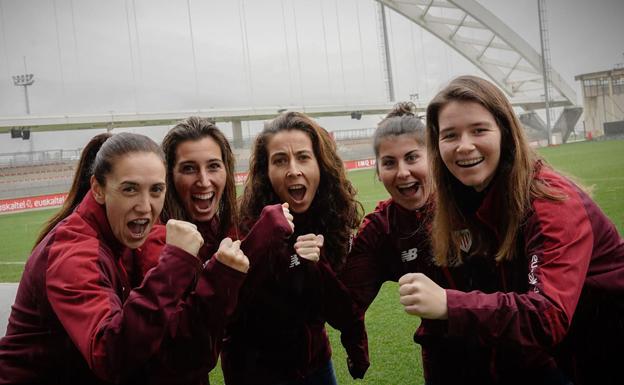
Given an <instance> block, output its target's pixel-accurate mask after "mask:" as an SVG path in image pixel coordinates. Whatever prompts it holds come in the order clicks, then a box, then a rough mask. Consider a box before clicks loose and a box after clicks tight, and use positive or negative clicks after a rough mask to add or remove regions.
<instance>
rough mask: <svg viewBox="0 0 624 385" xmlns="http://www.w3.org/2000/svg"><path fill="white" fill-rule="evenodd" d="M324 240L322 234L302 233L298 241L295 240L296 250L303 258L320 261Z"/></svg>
mask: <svg viewBox="0 0 624 385" xmlns="http://www.w3.org/2000/svg"><path fill="white" fill-rule="evenodd" d="M324 242H325V238H324V237H323V235H322V234H319V235H315V234H306V235H300V236H298V237H297V242H295V251H296V252H297V254H298V255H299V256H300V257H301V258H303V259H307V260H309V261H312V262H318V260H319V258H320V256H321V247H323V243H324Z"/></svg>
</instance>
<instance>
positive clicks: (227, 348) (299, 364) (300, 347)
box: [221, 205, 368, 385]
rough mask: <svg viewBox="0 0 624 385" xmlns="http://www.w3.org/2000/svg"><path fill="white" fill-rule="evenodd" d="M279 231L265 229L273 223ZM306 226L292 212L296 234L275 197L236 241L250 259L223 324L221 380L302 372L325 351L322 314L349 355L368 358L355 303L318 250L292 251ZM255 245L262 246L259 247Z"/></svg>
mask: <svg viewBox="0 0 624 385" xmlns="http://www.w3.org/2000/svg"><path fill="white" fill-rule="evenodd" d="M271 223H273V224H279V225H278V226H277V227H278V228H279V229H280V230H279V231H269V230H270V229H271V228H272V227H275V225H272V226H271V225H269V224H271ZM310 232H313V233H322V230H321V229H310V228H309V227H308V223H307V221H306V219H305V218H304V217H302V216H298V215H295V234H293V235H292V236H291V235H290V233H291V230H290V227H289V226H288V223H287V222H286V219H285V218H284V215H283V214H282V207H281V205H273V206H267V207H266V208H265V209H264V210H263V212H262V214H261V216H260V218H259V219H258V221H257V222H256V223H255V224H254V226H253V227H252V229H251V231H250V233H249V235H248V236H247V237H246V238H245V239H244V240H243V242H242V244H241V249H242V250H243V251H244V252H245V254H246V255H248V256H249V255H251V256H252V257H250V262H251V267H250V269H249V272H248V277H247V280H246V281H245V283H244V285H243V288H242V289H241V292H240V297H239V304H238V307H237V309H236V311H235V313H234V315H233V316H232V320H231V322H230V324H229V325H228V327H227V330H226V338H225V340H224V346H223V351H222V353H221V364H222V368H223V374H224V377H225V382H226V383H227V384H228V385H246V384H255V385H263V384H277V383H280V382H283V381H287V380H296V379H301V378H304V377H305V376H307V375H309V374H311V373H313V372H314V371H316V370H317V369H319V368H320V367H322V366H323V365H325V364H327V362H328V361H329V359H330V357H331V348H330V345H329V340H328V338H327V334H326V331H325V326H324V325H325V322H326V321H327V322H328V323H329V324H330V325H332V327H334V328H336V329H338V330H340V331H341V340H342V343H343V345H344V346H345V349H346V350H347V354H348V355H349V357H350V358H351V359H352V360H353V361H355V362H357V363H358V364H360V365H365V366H367V365H368V345H367V340H366V333H365V330H364V327H363V326H364V325H363V324H360V323H359V322H358V319H359V314H358V310H357V306H355V304H354V303H353V301H352V299H351V298H350V296H349V293H348V291H347V290H346V288H345V287H344V286H343V285H342V284H341V283H340V282H339V281H338V280H337V278H336V276H335V274H334V272H333V270H332V269H331V267H330V265H329V263H328V262H327V260H326V259H325V257H324V256H321V260H320V261H319V262H318V263H314V262H310V261H307V260H304V259H301V258H299V257H298V256H297V255H296V253H295V251H294V249H293V245H294V242H295V240H296V237H297V236H298V235H301V234H307V233H310ZM259 251H261V253H259Z"/></svg>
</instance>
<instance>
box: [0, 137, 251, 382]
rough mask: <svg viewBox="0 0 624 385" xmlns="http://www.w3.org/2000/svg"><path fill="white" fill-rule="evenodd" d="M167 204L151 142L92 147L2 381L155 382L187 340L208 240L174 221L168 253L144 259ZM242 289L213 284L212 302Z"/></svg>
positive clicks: (53, 233)
mask: <svg viewBox="0 0 624 385" xmlns="http://www.w3.org/2000/svg"><path fill="white" fill-rule="evenodd" d="M164 199H165V165H164V156H163V154H162V151H161V150H160V148H159V147H158V145H156V143H154V142H153V141H152V140H151V139H149V138H147V137H145V136H142V135H136V134H128V133H122V134H117V135H114V136H111V135H109V134H102V135H98V136H96V137H95V138H93V139H92V140H91V141H90V142H89V143H88V145H87V146H86V148H85V149H84V151H83V153H82V156H81V159H80V162H79V167H78V169H77V172H76V175H75V177H74V182H73V184H72V188H71V191H70V193H69V196H68V199H67V200H66V202H65V205H64V206H63V208H62V209H61V211H60V213H59V214H58V215H56V216H55V217H54V218H52V220H51V221H50V222H49V223H48V225H47V226H46V227H45V229H44V231H43V232H42V234H41V236H40V240H39V241H38V244H37V246H36V247H35V248H34V250H33V252H32V254H31V256H30V258H29V259H28V262H27V263H26V268H25V271H24V274H23V277H22V280H21V282H20V286H19V289H18V292H17V296H16V299H15V304H14V305H13V309H12V312H11V315H10V318H9V325H8V327H7V334H6V336H5V337H4V338H3V339H2V340H0V368H2V370H1V371H0V383H15V382H18V383H41V384H69V383H72V384H73V383H99V382H101V381H105V382H113V383H143V382H145V381H148V378H150V377H151V376H152V371H150V370H147V368H148V367H150V366H155V365H154V362H161V361H162V360H161V359H160V357H162V356H166V355H167V354H168V353H169V351H168V350H167V346H169V345H168V341H170V340H171V339H172V338H173V337H172V336H174V335H178V334H184V333H185V332H186V331H187V330H185V327H186V326H187V324H186V323H185V322H183V321H184V319H185V318H188V317H185V316H184V311H183V310H181V309H185V308H187V307H188V301H190V300H193V299H194V298H187V297H185V296H186V293H187V292H188V290H189V287H190V285H192V284H194V283H195V282H196V281H197V277H196V275H197V273H198V272H199V269H200V267H201V265H200V263H199V260H198V259H197V258H196V255H197V253H198V251H199V248H200V247H201V245H202V243H203V240H202V238H201V235H200V234H199V233H198V232H197V230H196V229H195V227H194V226H193V225H192V224H190V223H186V222H182V221H169V222H168V223H167V235H166V239H165V242H166V245H165V246H164V247H162V248H161V251H160V253H159V254H151V255H150V254H141V253H140V250H139V248H140V247H142V246H143V245H144V243H145V241H146V240H147V239H148V236H149V235H150V231H151V230H152V229H153V228H154V227H155V226H156V227H162V226H159V225H156V222H157V220H158V217H159V215H160V211H161V209H162V207H163V202H164ZM148 270H149V273H148ZM236 278H238V279H236ZM241 281H242V279H241V277H236V276H234V277H232V276H231V275H230V279H229V280H224V281H223V282H221V284H220V285H218V289H216V288H214V287H210V286H208V287H206V291H207V292H209V293H210V295H208V297H210V296H216V297H219V295H220V293H221V292H220V291H219V290H220V289H222V290H223V291H224V292H228V291H229V290H236V289H237V287H238V285H240V282H241ZM200 282H201V280H200ZM217 301H218V302H223V303H224V304H225V305H227V301H224V300H223V299H222V298H219V299H218V300H217ZM172 324H173V325H176V328H173V329H172V328H171V325H172Z"/></svg>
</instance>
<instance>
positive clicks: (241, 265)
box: [215, 238, 249, 273]
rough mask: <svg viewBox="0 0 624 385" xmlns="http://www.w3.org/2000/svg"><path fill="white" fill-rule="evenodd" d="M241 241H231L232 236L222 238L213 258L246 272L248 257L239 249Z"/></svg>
mask: <svg viewBox="0 0 624 385" xmlns="http://www.w3.org/2000/svg"><path fill="white" fill-rule="evenodd" d="M240 244H241V241H234V242H232V238H224V239H223V240H222V241H221V243H220V244H219V249H218V250H217V252H216V253H215V258H217V260H218V261H219V262H221V263H223V264H224V265H227V266H229V267H231V268H232V269H234V270H238V271H240V272H241V273H246V272H247V270H249V259H248V258H247V256H246V255H245V253H243V251H242V250H241V249H240Z"/></svg>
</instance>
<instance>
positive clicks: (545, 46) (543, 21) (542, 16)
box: [537, 0, 552, 146]
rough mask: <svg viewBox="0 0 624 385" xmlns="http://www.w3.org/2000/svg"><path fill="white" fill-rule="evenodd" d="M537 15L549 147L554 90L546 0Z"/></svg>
mask: <svg viewBox="0 0 624 385" xmlns="http://www.w3.org/2000/svg"><path fill="white" fill-rule="evenodd" d="M537 13H538V19H539V26H540V45H541V47H542V77H543V78H544V104H545V107H546V135H548V145H549V146H550V145H551V144H552V137H551V135H552V133H551V126H550V98H551V96H552V88H551V87H550V43H549V38H548V20H547V18H546V0H537Z"/></svg>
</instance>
